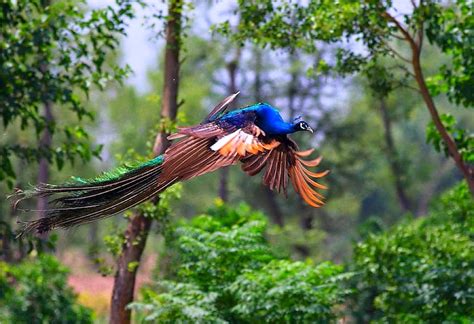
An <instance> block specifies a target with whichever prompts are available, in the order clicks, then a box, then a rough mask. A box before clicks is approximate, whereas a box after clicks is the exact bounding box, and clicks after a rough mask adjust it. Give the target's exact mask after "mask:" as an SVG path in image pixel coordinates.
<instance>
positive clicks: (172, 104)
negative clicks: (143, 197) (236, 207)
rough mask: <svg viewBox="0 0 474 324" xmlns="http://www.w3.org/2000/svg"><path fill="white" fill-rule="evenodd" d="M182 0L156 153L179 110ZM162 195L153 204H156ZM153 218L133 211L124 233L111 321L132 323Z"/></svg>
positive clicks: (171, 6) (169, 43) (170, 29)
mask: <svg viewBox="0 0 474 324" xmlns="http://www.w3.org/2000/svg"><path fill="white" fill-rule="evenodd" d="M182 10H183V1H182V0H170V1H169V3H168V16H167V17H166V50H165V65H164V87H163V100H162V108H161V126H162V127H161V130H160V132H159V133H158V134H157V135H156V138H155V143H154V145H153V152H152V154H153V156H158V155H160V154H163V153H164V152H165V150H166V149H167V147H168V146H169V144H170V143H169V141H168V139H167V136H168V134H169V132H170V126H171V125H170V123H173V122H174V121H175V120H176V115H177V113H178V107H179V105H178V86H179V69H180V60H179V55H180V49H181V42H182V41H181V37H182V35H181V28H182V26H181V24H182V23H181V17H182ZM158 201H159V198H158V197H157V198H155V199H154V201H153V203H154V204H157V203H158ZM152 221H153V218H152V217H149V216H147V215H146V214H145V213H144V212H143V210H137V211H134V213H133V215H132V217H131V218H130V220H129V222H128V227H127V230H126V231H125V234H124V243H123V246H122V251H121V253H120V256H119V259H118V261H117V272H116V274H115V282H114V289H113V292H112V302H111V310H110V323H130V316H131V311H130V309H128V308H127V305H128V304H129V303H131V302H132V301H133V294H134V290H135V279H136V272H137V269H138V265H139V262H140V258H141V256H142V254H143V250H144V249H145V244H146V239H147V236H148V233H149V231H150V228H151V224H152Z"/></svg>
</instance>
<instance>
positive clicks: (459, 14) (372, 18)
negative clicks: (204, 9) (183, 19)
mask: <svg viewBox="0 0 474 324" xmlns="http://www.w3.org/2000/svg"><path fill="white" fill-rule="evenodd" d="M412 4H413V7H412V8H411V9H412V11H409V12H408V13H400V14H399V15H397V16H396V17H393V16H391V13H393V12H396V11H397V8H396V5H395V3H393V2H392V1H351V0H344V1H325V0H312V1H308V2H303V3H301V2H292V1H278V2H275V1H269V0H257V1H244V0H241V1H239V17H240V19H239V24H238V25H237V26H235V28H231V26H230V23H229V22H224V23H223V24H221V25H218V26H217V28H216V29H217V30H218V31H219V32H221V33H222V34H224V35H226V36H227V37H229V38H231V39H233V40H234V41H235V42H237V43H239V44H243V43H244V42H245V41H247V40H251V41H253V42H255V43H257V44H259V45H261V46H270V47H271V48H284V49H288V50H290V51H294V50H295V49H303V50H304V51H307V52H311V53H314V52H317V50H318V49H317V47H316V44H317V42H324V43H329V44H332V43H336V44H337V47H338V49H337V54H336V55H335V60H333V62H331V64H329V63H328V62H326V61H324V60H323V61H321V60H320V61H319V62H318V63H317V64H316V66H315V68H313V70H317V71H323V72H324V73H328V72H329V71H333V72H336V73H338V74H340V75H347V74H353V73H358V72H361V73H363V74H365V75H366V76H367V77H368V79H369V83H370V85H371V86H372V88H373V91H374V92H375V93H376V95H377V96H382V97H384V96H386V95H387V94H388V93H389V92H391V91H393V90H395V89H396V88H399V87H409V88H414V85H413V83H414V81H415V80H416V81H417V82H416V83H415V84H416V86H417V87H418V88H419V89H422V87H421V86H420V82H421V83H423V84H424V83H425V82H426V83H427V84H428V88H429V90H430V94H431V96H433V97H434V96H436V95H439V94H444V95H446V96H447V98H448V99H449V101H450V102H452V103H453V104H455V105H464V106H465V107H473V106H474V95H473V94H474V64H473V57H474V55H473V51H474V50H473V48H474V38H473V37H472V30H473V29H474V18H473V15H472V3H471V1H468V0H456V1H452V2H450V3H448V4H446V3H444V2H440V1H436V0H430V1H420V2H418V3H415V2H412ZM235 30H236V32H235ZM425 35H426V36H427V37H426V38H427V40H428V42H429V43H430V45H432V46H435V47H436V48H437V49H438V50H439V51H440V52H441V53H442V58H443V59H444V61H441V63H439V62H437V64H436V65H435V66H434V67H430V68H431V71H430V73H425V74H426V76H423V75H422V73H421V72H420V73H418V72H417V71H418V69H417V66H416V65H417V64H418V63H416V64H415V60H414V58H417V57H419V53H421V49H422V47H423V39H424V36H425ZM345 42H350V43H358V45H360V46H362V47H363V48H364V50H365V51H360V48H358V46H353V47H352V48H349V47H348V46H345V44H344V43H345ZM425 47H426V45H425ZM384 59H386V62H384V66H383V68H382V67H380V65H379V63H380V62H381V61H382V60H384ZM423 63H424V57H422V60H421V63H420V64H423ZM420 69H421V67H420ZM394 70H397V71H399V72H401V73H398V74H395V73H392V71H394ZM433 70H434V71H433ZM425 72H426V70H425ZM416 86H415V87H416ZM433 131H434V132H436V131H435V130H434V129H433ZM452 136H453V137H454V139H455V141H456V143H457V144H458V145H460V147H459V149H460V150H461V151H463V152H462V156H463V159H464V161H466V162H470V161H471V159H472V155H473V154H472V151H473V149H472V146H473V145H472V135H470V134H469V131H467V130H462V129H456V131H455V132H454V133H452ZM435 137H437V138H439V137H440V136H439V135H434V133H433V132H432V133H430V134H429V138H430V139H432V138H435ZM440 141H441V140H433V141H432V142H433V143H434V144H435V145H436V143H437V142H440ZM438 148H439V145H438ZM438 150H439V149H438Z"/></svg>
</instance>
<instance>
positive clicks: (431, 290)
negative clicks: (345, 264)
mask: <svg viewBox="0 0 474 324" xmlns="http://www.w3.org/2000/svg"><path fill="white" fill-rule="evenodd" d="M473 211H474V202H473V200H472V199H471V197H470V193H469V190H468V188H467V186H466V184H465V183H463V184H461V185H458V186H457V187H456V188H454V189H453V190H451V191H449V192H448V193H446V194H445V195H444V196H443V197H441V199H440V202H439V203H438V206H437V208H436V211H435V212H433V214H432V215H430V217H427V218H425V219H420V220H416V221H405V222H404V223H403V224H401V225H399V226H397V227H395V228H393V229H391V230H390V231H388V232H387V233H384V234H379V235H371V236H369V237H368V238H367V239H366V240H365V241H363V242H361V243H359V244H357V246H356V248H355V252H354V266H353V267H354V271H355V272H357V273H358V274H359V277H358V278H357V279H356V280H355V291H356V294H355V296H354V301H355V303H356V305H357V308H356V309H357V315H358V316H359V318H360V319H361V320H363V321H367V320H373V319H377V320H380V321H382V322H390V321H395V322H437V321H440V320H445V321H449V322H461V323H462V322H470V321H472V320H473V319H474V312H473V309H472V305H474V299H473V295H472V292H473V288H472V287H473V284H474V272H473V271H472V269H473V265H474V253H473V251H474V241H473V240H472V234H473V233H474V226H473V225H474V223H473Z"/></svg>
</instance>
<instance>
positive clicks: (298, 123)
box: [293, 116, 313, 133]
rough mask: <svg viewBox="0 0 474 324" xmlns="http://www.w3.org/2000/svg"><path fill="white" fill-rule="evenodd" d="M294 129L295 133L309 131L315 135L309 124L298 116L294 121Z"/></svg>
mask: <svg viewBox="0 0 474 324" xmlns="http://www.w3.org/2000/svg"><path fill="white" fill-rule="evenodd" d="M293 128H294V129H295V132H302V131H307V132H311V133H313V129H312V128H311V127H310V126H309V125H308V123H307V122H305V121H304V120H303V119H301V116H298V117H296V118H295V119H294V120H293Z"/></svg>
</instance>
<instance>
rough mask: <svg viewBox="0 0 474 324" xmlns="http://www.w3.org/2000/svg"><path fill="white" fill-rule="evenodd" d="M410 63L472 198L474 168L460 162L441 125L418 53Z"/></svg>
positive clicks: (459, 156) (453, 145)
mask: <svg viewBox="0 0 474 324" xmlns="http://www.w3.org/2000/svg"><path fill="white" fill-rule="evenodd" d="M412 62H413V70H414V72H415V79H416V82H417V83H418V87H419V89H420V92H421V95H422V97H423V100H424V101H425V104H426V107H427V108H428V111H429V112H430V115H431V119H432V120H433V123H434V125H435V127H436V129H437V131H438V132H439V134H440V135H441V138H442V139H443V141H444V143H445V144H446V147H447V148H448V152H449V154H450V155H451V157H452V158H453V160H454V162H455V163H456V166H457V168H458V169H459V170H460V171H461V173H462V174H463V176H464V178H465V179H466V182H467V184H468V185H469V189H470V190H471V194H472V196H474V168H472V167H470V166H469V165H468V164H466V163H464V161H463V160H462V157H461V154H460V153H459V150H458V148H457V145H456V143H455V142H454V140H453V139H452V138H451V136H450V135H449V133H448V132H447V130H446V128H445V127H444V125H443V123H442V122H441V119H440V117H439V113H438V110H437V108H436V105H435V103H434V101H433V98H432V97H431V95H430V92H429V90H428V86H427V85H426V82H425V78H424V76H423V71H422V69H421V63H420V52H419V51H418V52H415V51H414V52H413V60H412Z"/></svg>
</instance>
